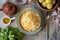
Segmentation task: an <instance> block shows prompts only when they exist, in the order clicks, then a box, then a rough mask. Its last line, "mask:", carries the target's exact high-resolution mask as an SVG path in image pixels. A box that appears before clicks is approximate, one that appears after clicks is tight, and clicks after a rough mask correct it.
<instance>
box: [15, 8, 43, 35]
mask: <svg viewBox="0 0 60 40" xmlns="http://www.w3.org/2000/svg"><path fill="white" fill-rule="evenodd" d="M29 9H31V10H33V11H35V12H37V13H38V15H39V16H40V17H41V25H40V27H39V28H38V29H37V30H35V31H33V32H27V31H26V30H24V29H23V28H22V27H21V25H20V24H19V19H20V17H21V14H22V13H21V11H19V12H18V13H19V16H18V17H17V19H16V21H17V25H18V28H19V30H20V32H23V33H24V34H26V35H33V34H36V33H37V32H39V31H41V29H42V28H43V16H42V14H41V12H40V11H39V10H38V9H36V8H34V7H29V8H25V9H23V10H22V12H23V11H25V10H29Z"/></svg>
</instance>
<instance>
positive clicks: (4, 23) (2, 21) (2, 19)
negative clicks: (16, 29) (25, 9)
mask: <svg viewBox="0 0 60 40" xmlns="http://www.w3.org/2000/svg"><path fill="white" fill-rule="evenodd" d="M4 18H8V19H9V20H10V22H9V23H8V24H5V23H4V22H3V19H4ZM1 23H2V24H4V25H9V24H10V23H11V19H10V17H8V16H4V17H2V19H1Z"/></svg>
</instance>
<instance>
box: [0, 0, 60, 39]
mask: <svg viewBox="0 0 60 40" xmlns="http://www.w3.org/2000/svg"><path fill="white" fill-rule="evenodd" d="M10 1H11V2H13V3H14V4H15V2H14V1H13V0H10ZM3 3H4V2H3V1H2V0H0V7H2V5H3ZM15 5H17V4H15ZM25 6H28V4H25V5H18V8H21V7H25ZM32 6H36V3H35V2H34V3H32ZM51 13H52V12H51ZM17 15H18V14H17ZM17 15H15V17H17ZM4 16H6V15H5V14H3V12H0V22H1V19H2V17H4ZM11 26H17V23H16V20H14V21H13V22H12V23H11ZM0 27H2V28H5V26H4V25H3V24H2V23H0ZM47 27H48V26H44V27H43V29H42V30H41V31H40V32H39V33H37V34H35V35H26V36H25V37H24V38H23V40H48V39H47ZM49 40H60V27H58V26H57V25H56V24H54V23H51V22H49Z"/></svg>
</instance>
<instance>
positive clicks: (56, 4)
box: [37, 0, 58, 12]
mask: <svg viewBox="0 0 60 40" xmlns="http://www.w3.org/2000/svg"><path fill="white" fill-rule="evenodd" d="M37 6H38V7H39V8H40V9H41V10H43V11H47V12H48V11H53V10H55V9H56V8H57V7H58V1H57V0H56V3H55V4H54V5H53V8H52V9H47V8H44V7H43V6H42V4H41V3H39V1H37Z"/></svg>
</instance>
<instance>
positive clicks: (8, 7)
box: [0, 2, 17, 16]
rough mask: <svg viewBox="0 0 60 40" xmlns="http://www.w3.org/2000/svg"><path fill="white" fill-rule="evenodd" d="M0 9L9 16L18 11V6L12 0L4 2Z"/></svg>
mask: <svg viewBox="0 0 60 40" xmlns="http://www.w3.org/2000/svg"><path fill="white" fill-rule="evenodd" d="M0 10H2V11H3V12H4V13H5V14H6V15H8V16H13V15H14V14H15V13H16V12H17V7H16V6H15V5H14V4H13V3H11V2H6V3H4V4H3V6H2V9H0Z"/></svg>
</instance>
